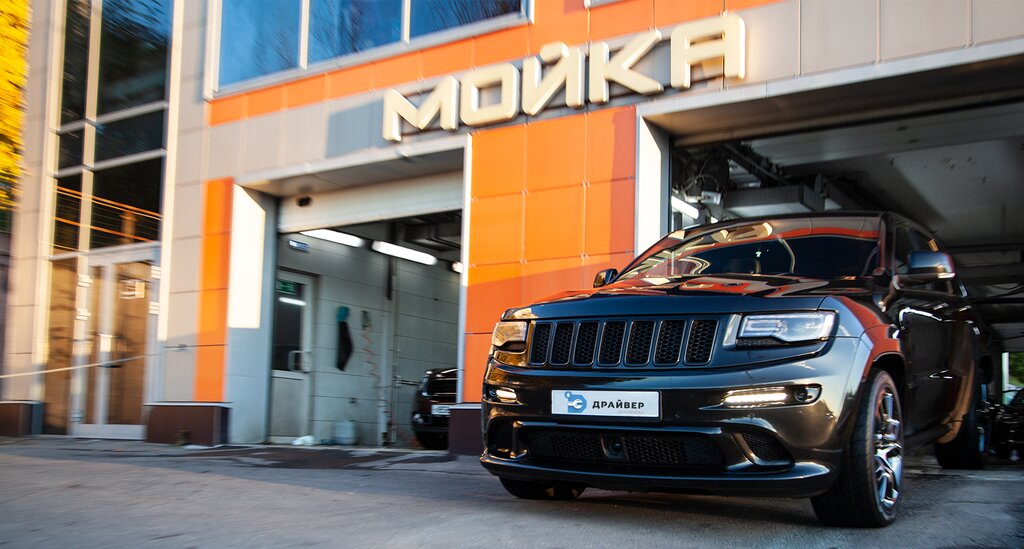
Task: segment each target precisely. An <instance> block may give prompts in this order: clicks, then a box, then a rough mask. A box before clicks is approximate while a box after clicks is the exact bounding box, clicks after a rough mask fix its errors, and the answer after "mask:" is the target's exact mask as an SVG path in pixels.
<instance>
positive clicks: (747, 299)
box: [505, 274, 871, 319]
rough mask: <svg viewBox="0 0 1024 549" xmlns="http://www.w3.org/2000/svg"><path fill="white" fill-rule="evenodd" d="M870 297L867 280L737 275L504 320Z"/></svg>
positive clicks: (590, 297)
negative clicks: (836, 297) (841, 297)
mask: <svg viewBox="0 0 1024 549" xmlns="http://www.w3.org/2000/svg"><path fill="white" fill-rule="evenodd" d="M870 294H871V290H870V284H869V282H868V281H867V280H865V279H849V280H820V279H811V278H800V277H791V276H760V275H732V274H720V275H719V274H716V275H708V276H687V277H677V278H672V279H666V278H659V279H650V278H648V279H630V280H623V281H620V282H616V283H614V284H610V285H608V286H605V287H602V288H596V289H589V290H579V291H571V292H563V293H559V294H555V295H553V296H550V297H548V298H546V299H543V300H541V301H538V302H536V303H534V304H531V305H530V306H528V307H522V308H518V309H510V310H509V311H507V312H506V314H505V318H506V319H534V318H559V317H581V316H619V315H648V314H649V315H665V314H716V313H720V314H721V313H747V312H757V311H783V310H784V311H801V310H814V309H817V308H818V307H819V306H820V305H821V303H822V301H824V299H825V298H826V297H829V296H837V295H843V296H849V297H867V296H870Z"/></svg>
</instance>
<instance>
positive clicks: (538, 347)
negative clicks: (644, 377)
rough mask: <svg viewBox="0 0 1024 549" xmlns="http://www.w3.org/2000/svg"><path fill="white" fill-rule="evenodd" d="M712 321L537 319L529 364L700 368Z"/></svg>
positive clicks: (707, 355)
mask: <svg viewBox="0 0 1024 549" xmlns="http://www.w3.org/2000/svg"><path fill="white" fill-rule="evenodd" d="M717 331H718V321H717V320H714V319H637V320H617V319H613V320H603V321H599V320H560V321H551V322H548V321H537V322H534V323H533V327H532V330H531V333H532V336H531V344H530V364H532V365H535V366H540V365H547V366H556V367H557V366H575V367H584V368H585V367H595V368H617V367H624V368H645V367H650V366H653V367H662V368H665V367H672V366H682V365H689V366H699V365H703V364H707V363H708V361H710V360H711V351H712V350H713V349H714V346H715V334H716V333H717Z"/></svg>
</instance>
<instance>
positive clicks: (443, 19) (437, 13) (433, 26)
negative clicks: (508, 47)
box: [409, 0, 522, 38]
mask: <svg viewBox="0 0 1024 549" xmlns="http://www.w3.org/2000/svg"><path fill="white" fill-rule="evenodd" d="M411 2H412V4H411V13H410V19H411V21H410V28H409V36H410V37H411V38H415V37H417V36H422V35H424V34H430V33H432V32H437V31H442V30H445V29H450V28H453V27H459V26H462V25H468V24H470V23H475V22H477V21H483V20H484V19H490V18H492V17H498V16H500V15H505V14H507V13H519V11H520V9H521V8H522V0H488V1H481V0H411Z"/></svg>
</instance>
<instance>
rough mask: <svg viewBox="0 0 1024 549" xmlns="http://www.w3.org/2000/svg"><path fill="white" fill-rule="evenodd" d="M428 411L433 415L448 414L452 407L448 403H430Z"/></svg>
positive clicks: (450, 412) (450, 413)
mask: <svg viewBox="0 0 1024 549" xmlns="http://www.w3.org/2000/svg"><path fill="white" fill-rule="evenodd" d="M430 413H431V414H432V415H435V416H450V415H452V407H451V405H449V404H431V405H430Z"/></svg>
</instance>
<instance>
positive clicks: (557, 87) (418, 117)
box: [383, 14, 746, 142]
mask: <svg viewBox="0 0 1024 549" xmlns="http://www.w3.org/2000/svg"><path fill="white" fill-rule="evenodd" d="M745 37H746V32H745V29H744V25H743V20H742V19H740V17H739V16H738V15H736V14H724V15H722V16H720V17H713V18H708V19H702V20H699V21H694V22H692V23H686V24H683V25H679V26H678V27H675V28H674V29H673V30H672V32H671V34H670V36H669V40H670V41H671V44H670V63H671V67H670V70H671V82H670V85H671V86H672V87H673V88H676V89H686V88H689V87H690V85H691V68H692V67H693V65H695V64H698V63H703V62H706V61H711V60H715V59H724V71H723V75H724V76H725V77H727V78H743V76H744V72H745V60H744V51H745ZM664 39H665V37H664V36H663V35H662V33H661V31H658V30H653V31H648V32H645V33H642V34H638V35H636V36H634V37H633V38H632V39H631V40H629V42H627V43H626V45H624V46H623V47H622V48H621V49H619V50H618V51H616V52H615V54H614V55H612V54H611V51H610V48H609V46H608V44H607V43H605V42H595V43H592V44H591V45H590V52H589V55H586V54H584V52H583V48H581V47H579V46H574V47H569V46H567V45H566V44H565V43H563V42H552V43H550V44H546V45H544V46H543V47H541V49H540V55H539V56H531V57H527V58H525V59H523V69H522V74H520V71H519V69H518V68H517V67H516V66H515V65H513V64H512V63H502V64H499V65H492V66H490V67H483V68H479V69H475V70H472V71H469V72H467V73H465V74H464V75H462V78H461V79H456V78H455V77H454V76H446V77H444V78H442V79H441V81H440V82H439V83H438V84H437V86H435V87H434V89H433V90H432V91H431V92H430V93H428V94H424V96H423V98H422V100H421V101H420V104H419V105H418V106H417V105H414V104H413V103H412V102H411V101H409V100H408V99H407V98H406V97H405V96H403V95H402V94H401V93H399V92H398V91H396V90H387V91H386V92H385V94H384V128H383V129H384V139H387V140H388V141H393V142H399V141H401V140H402V121H403V120H404V121H406V122H408V123H409V124H410V125H412V127H413V128H414V129H415V130H424V129H426V128H427V127H428V126H430V124H432V123H433V121H434V119H435V118H437V119H438V124H439V125H440V127H441V128H442V129H444V130H448V131H457V130H458V129H459V123H460V121H461V123H462V124H465V125H467V126H483V125H486V124H494V123H497V122H504V121H507V120H511V119H513V118H515V117H516V116H517V115H518V114H519V112H520V111H521V112H523V113H526V114H527V115H529V116H533V115H536V114H537V113H539V112H541V111H542V110H544V108H545V107H547V106H548V104H549V103H550V102H551V100H552V99H553V98H554V97H555V96H556V95H557V94H558V93H559V92H560V91H561V90H563V89H564V90H565V94H564V95H565V105H566V106H569V107H573V108H577V109H578V108H581V107H583V105H584V103H585V101H587V100H589V101H590V103H595V104H601V103H607V102H608V101H609V99H610V97H609V85H610V83H613V82H614V83H616V84H620V85H622V86H625V87H626V88H627V89H630V90H632V91H634V92H636V93H640V94H644V95H654V94H658V93H661V92H663V91H664V86H663V85H662V83H661V82H659V81H658V80H655V79H654V78H651V77H650V76H647V75H645V74H642V73H640V72H638V71H636V70H634V69H633V67H634V66H635V65H636V63H637V62H638V61H640V60H641V59H643V58H644V57H645V56H646V55H647V54H649V53H650V52H651V50H653V49H654V48H655V46H657V45H658V44H659V43H661V42H662V41H663V40H664ZM586 57H589V60H590V70H589V73H588V75H587V76H588V77H589V78H588V80H587V86H586V89H587V93H586V98H585V97H584V64H585V58H586ZM520 76H521V77H522V84H520ZM489 89H494V90H496V92H497V93H496V96H497V98H498V99H497V101H493V102H490V103H489V104H483V102H482V101H481V92H482V91H483V90H489ZM520 96H521V100H520Z"/></svg>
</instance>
